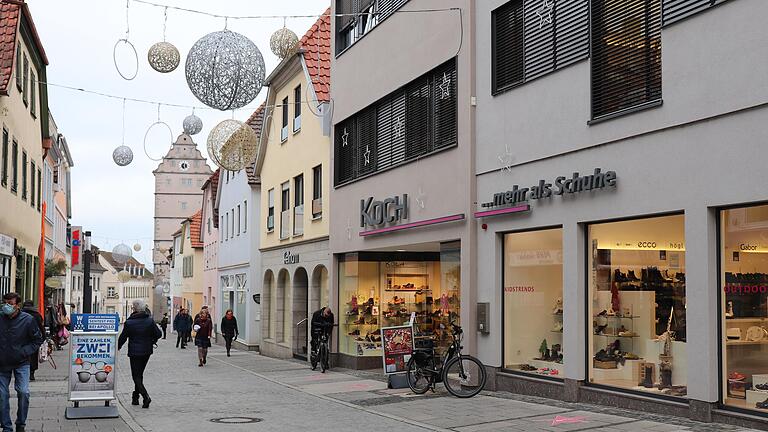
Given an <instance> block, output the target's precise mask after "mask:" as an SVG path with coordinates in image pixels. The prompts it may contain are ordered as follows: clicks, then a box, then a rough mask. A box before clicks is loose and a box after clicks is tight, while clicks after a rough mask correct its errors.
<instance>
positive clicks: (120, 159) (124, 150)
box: [112, 145, 133, 166]
mask: <svg viewBox="0 0 768 432" xmlns="http://www.w3.org/2000/svg"><path fill="white" fill-rule="evenodd" d="M112 160H113V161H114V162H115V164H116V165H117V166H127V165H129V164H130V163H131V162H133V150H131V148H130V147H128V146H126V145H121V146H120V147H117V148H116V149H115V150H114V151H113V152H112Z"/></svg>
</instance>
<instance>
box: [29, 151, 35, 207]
mask: <svg viewBox="0 0 768 432" xmlns="http://www.w3.org/2000/svg"><path fill="white" fill-rule="evenodd" d="M29 167H30V168H29V174H30V175H29V205H30V206H32V208H35V170H36V168H35V161H34V160H30V161H29Z"/></svg>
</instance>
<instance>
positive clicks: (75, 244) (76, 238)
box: [72, 227, 82, 267]
mask: <svg viewBox="0 0 768 432" xmlns="http://www.w3.org/2000/svg"><path fill="white" fill-rule="evenodd" d="M81 232H82V228H81V227H72V267H74V266H76V265H78V264H80V233H81Z"/></svg>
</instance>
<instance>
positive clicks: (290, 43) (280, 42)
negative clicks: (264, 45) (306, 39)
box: [269, 27, 299, 59]
mask: <svg viewBox="0 0 768 432" xmlns="http://www.w3.org/2000/svg"><path fill="white" fill-rule="evenodd" d="M298 47H299V37H298V36H296V33H294V32H292V31H291V30H290V29H288V28H286V27H283V28H281V29H280V30H278V31H276V32H274V33H272V37H270V38H269V48H270V49H271V50H272V53H273V54H274V55H276V56H278V57H280V58H281V59H284V58H286V57H289V56H291V55H293V54H295V53H296V51H297V49H298Z"/></svg>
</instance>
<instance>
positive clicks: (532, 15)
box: [491, 0, 589, 95]
mask: <svg viewBox="0 0 768 432" xmlns="http://www.w3.org/2000/svg"><path fill="white" fill-rule="evenodd" d="M588 57H589V1H588V0H511V1H509V2H507V3H505V4H503V5H502V6H500V7H499V8H497V9H495V10H493V11H492V12H491V59H492V60H491V61H492V65H491V71H492V72H491V92H492V93H493V94H494V95H496V94H499V93H502V92H504V91H506V90H509V89H511V88H514V87H516V86H518V85H520V84H523V83H525V82H528V81H532V80H534V79H536V78H539V77H542V76H544V75H547V74H549V73H551V72H554V71H556V70H558V69H561V68H564V67H566V66H569V65H571V64H573V63H576V62H578V61H581V60H585V59H587V58H588Z"/></svg>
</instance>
